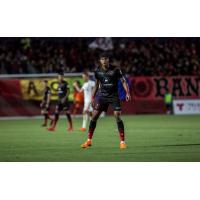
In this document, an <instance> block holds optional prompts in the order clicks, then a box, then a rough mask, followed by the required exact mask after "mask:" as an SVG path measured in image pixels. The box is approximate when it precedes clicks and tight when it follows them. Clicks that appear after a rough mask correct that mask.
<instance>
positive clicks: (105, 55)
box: [99, 52, 110, 59]
mask: <svg viewBox="0 0 200 200" xmlns="http://www.w3.org/2000/svg"><path fill="white" fill-rule="evenodd" d="M101 58H110V55H109V53H107V52H103V53H101V54H100V55H99V59H101Z"/></svg>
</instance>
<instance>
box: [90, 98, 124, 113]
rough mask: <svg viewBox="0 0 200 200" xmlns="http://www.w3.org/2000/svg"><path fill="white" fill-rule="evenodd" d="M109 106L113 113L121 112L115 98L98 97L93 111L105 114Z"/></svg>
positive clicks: (118, 102)
mask: <svg viewBox="0 0 200 200" xmlns="http://www.w3.org/2000/svg"><path fill="white" fill-rule="evenodd" d="M109 105H111V106H112V108H113V110H114V111H121V103H120V100H119V98H117V97H113V98H106V97H99V98H98V99H97V100H96V102H95V106H94V109H95V110H100V111H105V112H107V110H108V107H109Z"/></svg>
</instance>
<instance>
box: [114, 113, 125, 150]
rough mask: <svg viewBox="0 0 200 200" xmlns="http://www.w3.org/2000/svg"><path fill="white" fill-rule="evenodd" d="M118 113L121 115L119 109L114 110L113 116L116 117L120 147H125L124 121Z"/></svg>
mask: <svg viewBox="0 0 200 200" xmlns="http://www.w3.org/2000/svg"><path fill="white" fill-rule="evenodd" d="M120 115H121V111H114V116H115V119H116V123H117V127H118V131H119V136H120V148H121V149H124V148H126V144H125V132H124V122H123V121H122V119H121V117H120Z"/></svg>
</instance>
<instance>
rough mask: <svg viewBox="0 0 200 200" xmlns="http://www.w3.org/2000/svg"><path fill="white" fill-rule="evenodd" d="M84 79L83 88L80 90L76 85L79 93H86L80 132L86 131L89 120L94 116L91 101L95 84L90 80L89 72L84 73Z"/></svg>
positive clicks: (75, 85)
mask: <svg viewBox="0 0 200 200" xmlns="http://www.w3.org/2000/svg"><path fill="white" fill-rule="evenodd" d="M82 78H83V80H84V84H83V86H82V88H80V87H79V86H78V84H77V83H74V87H75V88H76V90H77V91H79V92H84V107H83V124H82V127H81V128H80V129H79V130H80V131H86V126H87V121H88V118H89V117H90V116H91V115H92V111H93V109H92V105H91V99H92V90H93V88H94V86H95V82H94V81H92V80H90V79H89V74H88V73H87V72H84V73H83V75H82Z"/></svg>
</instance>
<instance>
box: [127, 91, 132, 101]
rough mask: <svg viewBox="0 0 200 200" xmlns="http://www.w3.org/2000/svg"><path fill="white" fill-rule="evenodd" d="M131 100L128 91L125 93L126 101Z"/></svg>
mask: <svg viewBox="0 0 200 200" xmlns="http://www.w3.org/2000/svg"><path fill="white" fill-rule="evenodd" d="M130 100H131V95H130V94H129V93H128V94H126V101H130Z"/></svg>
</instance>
